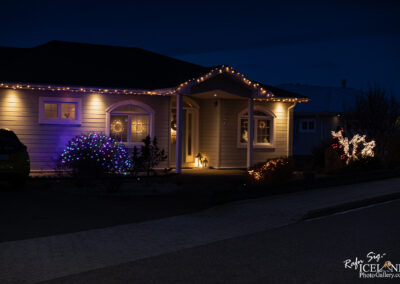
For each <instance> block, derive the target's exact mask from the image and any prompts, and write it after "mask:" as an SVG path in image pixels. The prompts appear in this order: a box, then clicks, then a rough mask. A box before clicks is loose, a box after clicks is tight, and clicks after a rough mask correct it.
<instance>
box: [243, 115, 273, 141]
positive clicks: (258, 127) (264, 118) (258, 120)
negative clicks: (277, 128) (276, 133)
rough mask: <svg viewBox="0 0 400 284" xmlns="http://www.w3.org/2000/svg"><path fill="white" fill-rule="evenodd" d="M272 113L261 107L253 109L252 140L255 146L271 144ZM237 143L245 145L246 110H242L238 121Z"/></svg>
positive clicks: (246, 133)
mask: <svg viewBox="0 0 400 284" xmlns="http://www.w3.org/2000/svg"><path fill="white" fill-rule="evenodd" d="M273 122H274V115H273V114H271V113H269V112H268V111H266V110H263V109H259V108H257V109H255V110H254V141H253V144H254V145H255V146H257V145H258V146H261V147H262V146H271V145H272V142H273V127H274V123H273ZM238 126H239V131H238V134H239V135H238V145H239V146H242V147H244V146H246V145H247V141H248V131H249V129H248V112H247V110H243V111H242V112H241V113H240V114H239V121H238Z"/></svg>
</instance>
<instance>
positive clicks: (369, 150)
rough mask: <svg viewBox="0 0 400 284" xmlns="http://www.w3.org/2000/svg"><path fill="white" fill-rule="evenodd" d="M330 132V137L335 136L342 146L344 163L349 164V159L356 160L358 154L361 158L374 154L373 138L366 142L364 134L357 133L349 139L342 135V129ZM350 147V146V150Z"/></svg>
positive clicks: (374, 144)
mask: <svg viewBox="0 0 400 284" xmlns="http://www.w3.org/2000/svg"><path fill="white" fill-rule="evenodd" d="M331 134H332V137H333V138H337V139H338V142H339V144H340V145H342V146H343V151H344V154H345V156H346V157H347V160H346V164H349V163H350V162H351V161H355V160H358V158H359V156H361V157H362V158H367V157H374V156H375V153H374V148H375V146H376V143H375V141H374V140H371V141H370V142H367V141H366V135H363V136H361V135H359V134H356V135H354V136H353V138H351V140H350V141H349V139H348V138H347V137H343V131H341V130H339V131H337V132H335V131H332V132H331ZM361 144H362V146H363V148H362V149H361V151H360V152H358V151H357V150H358V148H359V146H360V145H361ZM350 147H352V149H351V151H350Z"/></svg>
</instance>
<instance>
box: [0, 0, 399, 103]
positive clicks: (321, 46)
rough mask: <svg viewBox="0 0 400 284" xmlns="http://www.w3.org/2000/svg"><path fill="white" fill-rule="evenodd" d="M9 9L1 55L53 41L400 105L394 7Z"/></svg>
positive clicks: (84, 4)
mask: <svg viewBox="0 0 400 284" xmlns="http://www.w3.org/2000/svg"><path fill="white" fill-rule="evenodd" d="M321 2H322V1H271V2H269V1H251V0H249V1H233V0H231V1H225V0H223V1H209V0H203V1H198V2H197V1H196V2H194V1H187V2H181V1H141V2H139V3H136V2H132V1H124V0H114V1H111V0H106V1H104V0H103V1H101V0H99V1H75V0H72V1H47V0H46V1H8V3H2V4H1V11H2V13H1V17H0V32H1V35H2V36H1V39H0V45H1V46H15V47H32V46H36V45H40V44H42V43H45V42H48V41H50V40H64V41H76V42H88V43H98V44H110V45H119V46H134V47H141V48H144V49H148V50H152V51H155V52H158V53H162V54H165V55H169V56H173V57H176V58H180V59H183V60H186V61H190V62H194V63H197V64H201V65H205V66H212V65H219V64H227V65H230V66H233V67H234V68H236V69H237V70H238V71H240V72H242V73H244V74H246V75H247V76H248V77H249V78H251V79H254V80H258V81H261V82H264V83H269V84H273V85H277V84H280V83H302V84H312V85H329V86H340V84H341V81H342V80H343V79H346V80H347V82H348V86H349V87H354V88H365V87H366V86H367V85H368V83H375V82H376V83H379V84H380V85H381V86H382V87H385V88H386V89H388V90H393V91H394V92H395V94H396V95H397V96H398V97H400V84H399V78H400V68H399V66H400V56H399V50H400V30H399V27H400V17H399V12H400V4H399V2H398V3H396V1H328V2H326V3H321Z"/></svg>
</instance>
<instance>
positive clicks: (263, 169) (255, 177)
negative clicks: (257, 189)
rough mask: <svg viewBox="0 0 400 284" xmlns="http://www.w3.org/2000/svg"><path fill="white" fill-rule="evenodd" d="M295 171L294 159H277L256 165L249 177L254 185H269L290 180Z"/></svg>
mask: <svg viewBox="0 0 400 284" xmlns="http://www.w3.org/2000/svg"><path fill="white" fill-rule="evenodd" d="M293 170H294V163H293V159H292V158H275V159H269V160H267V161H266V162H263V163H259V164H257V165H255V166H254V167H253V168H252V169H251V170H249V171H248V175H249V177H250V180H251V182H252V183H253V184H269V183H275V182H278V181H282V180H285V179H288V178H290V177H291V176H292V173H293Z"/></svg>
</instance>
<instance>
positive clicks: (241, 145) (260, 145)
mask: <svg viewBox="0 0 400 284" xmlns="http://www.w3.org/2000/svg"><path fill="white" fill-rule="evenodd" d="M247 111H248V108H247V107H246V108H245V109H244V110H242V111H241V112H240V113H239V114H238V119H237V139H236V140H237V148H246V147H247V142H246V143H242V142H240V134H241V131H240V126H241V120H242V119H243V118H246V119H247V116H245V115H244V114H245V113H246V112H247ZM254 111H261V112H263V113H265V114H266V115H265V116H261V115H254V116H253V118H254V138H253V139H254V140H253V147H254V148H274V147H275V146H274V139H275V132H274V130H275V127H274V121H275V118H276V115H275V114H274V113H273V112H272V111H270V110H269V109H266V108H264V107H260V106H255V107H254ZM259 119H267V120H269V121H270V141H271V142H270V143H257V121H258V120H259Z"/></svg>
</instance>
